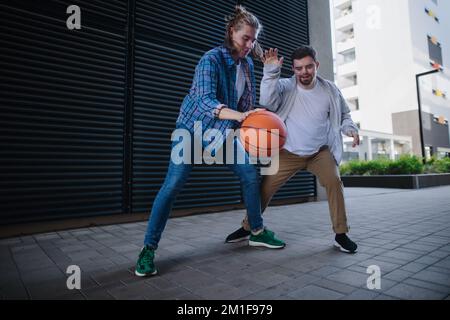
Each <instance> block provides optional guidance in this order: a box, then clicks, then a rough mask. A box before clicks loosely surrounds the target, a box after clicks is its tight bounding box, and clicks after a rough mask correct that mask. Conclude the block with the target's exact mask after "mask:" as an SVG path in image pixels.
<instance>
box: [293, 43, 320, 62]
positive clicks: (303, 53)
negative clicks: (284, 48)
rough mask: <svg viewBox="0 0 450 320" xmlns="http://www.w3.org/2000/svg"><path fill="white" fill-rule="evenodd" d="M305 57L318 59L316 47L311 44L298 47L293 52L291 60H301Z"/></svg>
mask: <svg viewBox="0 0 450 320" xmlns="http://www.w3.org/2000/svg"><path fill="white" fill-rule="evenodd" d="M305 57H311V58H313V60H314V61H317V58H316V57H317V52H316V50H314V48H313V47H311V46H304V45H302V46H300V47H298V48H297V49H295V50H294V52H292V55H291V60H292V63H294V60H300V59H303V58H305Z"/></svg>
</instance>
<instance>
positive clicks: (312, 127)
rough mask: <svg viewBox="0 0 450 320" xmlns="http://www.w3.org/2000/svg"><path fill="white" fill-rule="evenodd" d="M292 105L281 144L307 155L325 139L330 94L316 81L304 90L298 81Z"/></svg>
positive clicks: (327, 128)
mask: <svg viewBox="0 0 450 320" xmlns="http://www.w3.org/2000/svg"><path fill="white" fill-rule="evenodd" d="M295 101H296V102H295V105H294V107H293V108H292V110H291V112H290V113H289V115H288V117H287V119H286V127H287V132H288V135H287V139H286V144H285V146H284V148H285V149H286V150H287V151H289V152H292V153H295V154H297V155H299V156H309V155H312V154H314V153H316V152H317V151H319V149H320V147H322V146H324V145H326V144H327V142H328V139H327V137H328V131H329V130H330V119H329V113H330V97H329V95H328V93H327V92H326V90H325V89H324V88H323V87H322V85H321V84H320V83H319V82H316V85H315V86H314V88H312V89H310V90H307V89H304V88H302V87H300V86H299V85H297V97H296V100H295Z"/></svg>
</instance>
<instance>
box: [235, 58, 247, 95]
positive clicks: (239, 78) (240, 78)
mask: <svg viewBox="0 0 450 320" xmlns="http://www.w3.org/2000/svg"><path fill="white" fill-rule="evenodd" d="M241 66H242V64H241V63H240V62H239V64H237V65H236V91H237V101H238V102H239V99H241V96H242V94H243V93H244V89H245V75H244V70H242V68H241Z"/></svg>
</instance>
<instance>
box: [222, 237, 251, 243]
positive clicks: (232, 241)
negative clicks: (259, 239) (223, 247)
mask: <svg viewBox="0 0 450 320" xmlns="http://www.w3.org/2000/svg"><path fill="white" fill-rule="evenodd" d="M248 239H250V236H246V237H242V238H238V239H233V240H228V241H225V243H236V242H241V241H246V240H248Z"/></svg>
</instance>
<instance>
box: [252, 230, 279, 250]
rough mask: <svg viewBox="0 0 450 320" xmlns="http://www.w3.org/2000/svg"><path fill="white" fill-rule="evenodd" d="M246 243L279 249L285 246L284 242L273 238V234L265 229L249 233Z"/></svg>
mask: <svg viewBox="0 0 450 320" xmlns="http://www.w3.org/2000/svg"><path fill="white" fill-rule="evenodd" d="M248 244H249V245H250V246H253V247H267V248H271V249H281V248H284V247H285V246H286V243H284V242H283V241H281V240H279V239H277V238H275V234H274V233H273V232H272V231H270V230H267V229H264V231H263V232H261V233H260V234H258V235H257V236H255V235H253V234H252V235H250V240H249V241H248Z"/></svg>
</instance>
